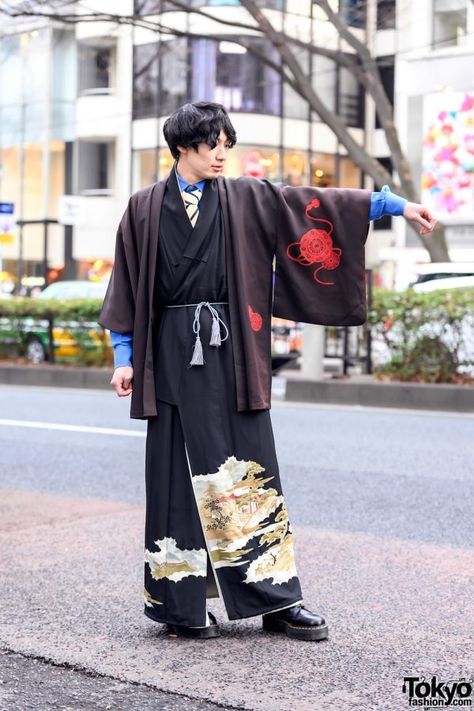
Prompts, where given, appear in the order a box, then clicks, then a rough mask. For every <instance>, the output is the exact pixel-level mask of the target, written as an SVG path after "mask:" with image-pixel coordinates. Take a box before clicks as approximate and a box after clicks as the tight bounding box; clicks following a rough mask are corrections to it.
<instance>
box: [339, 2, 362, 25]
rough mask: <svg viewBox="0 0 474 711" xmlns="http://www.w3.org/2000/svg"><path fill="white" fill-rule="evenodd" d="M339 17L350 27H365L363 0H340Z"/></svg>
mask: <svg viewBox="0 0 474 711" xmlns="http://www.w3.org/2000/svg"><path fill="white" fill-rule="evenodd" d="M339 13H340V15H341V19H342V20H343V22H345V23H346V25H350V26H351V27H365V0H341V2H340V5H339Z"/></svg>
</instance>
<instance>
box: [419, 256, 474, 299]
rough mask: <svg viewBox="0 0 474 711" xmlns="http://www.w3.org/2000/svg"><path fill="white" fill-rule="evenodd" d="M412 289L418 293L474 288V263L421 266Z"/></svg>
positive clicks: (443, 263)
mask: <svg viewBox="0 0 474 711" xmlns="http://www.w3.org/2000/svg"><path fill="white" fill-rule="evenodd" d="M416 273H417V277H416V279H415V280H414V281H412V282H411V284H410V287H412V288H413V289H415V291H418V292H424V291H433V290H434V289H464V288H470V287H472V286H474V262H430V263H429V264H419V265H418V266H417V268H416Z"/></svg>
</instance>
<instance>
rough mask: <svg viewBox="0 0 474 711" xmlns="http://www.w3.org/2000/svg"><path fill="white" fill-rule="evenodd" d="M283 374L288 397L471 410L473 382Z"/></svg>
mask: <svg viewBox="0 0 474 711" xmlns="http://www.w3.org/2000/svg"><path fill="white" fill-rule="evenodd" d="M111 376H112V368H93V367H90V368H79V367H78V368H74V367H64V366H55V365H9V364H2V365H0V384H3V385H36V386H39V387H45V386H51V387H56V388H61V387H64V388H86V389H87V388H91V389H94V390H97V389H104V390H108V389H110V378H111ZM282 379H283V380H286V392H285V395H284V398H283V399H284V400H286V401H288V402H306V403H323V404H331V405H361V406H372V407H395V408H399V409H416V410H440V411H450V412H474V387H471V386H469V385H445V384H443V383H441V384H439V385H431V384H429V383H380V382H374V381H372V380H365V381H356V380H349V381H348V380H344V381H338V380H329V381H328V380H303V379H302V378H300V377H288V378H284V377H283V378H282Z"/></svg>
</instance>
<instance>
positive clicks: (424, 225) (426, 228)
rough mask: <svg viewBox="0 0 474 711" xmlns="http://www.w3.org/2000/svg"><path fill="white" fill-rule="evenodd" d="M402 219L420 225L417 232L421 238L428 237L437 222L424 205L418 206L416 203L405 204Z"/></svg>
mask: <svg viewBox="0 0 474 711" xmlns="http://www.w3.org/2000/svg"><path fill="white" fill-rule="evenodd" d="M403 217H405V219H407V220H409V221H410V222H414V223H416V224H418V225H420V229H419V232H420V235H422V236H423V235H430V234H431V233H432V232H433V230H434V228H435V227H436V223H437V222H438V220H437V219H436V217H435V216H434V215H433V213H432V212H431V211H430V210H429V209H428V208H427V207H426V205H419V204H418V203H416V202H407V204H406V205H405V209H404V210H403Z"/></svg>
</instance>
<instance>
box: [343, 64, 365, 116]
mask: <svg viewBox="0 0 474 711" xmlns="http://www.w3.org/2000/svg"><path fill="white" fill-rule="evenodd" d="M364 113H365V110H364V92H363V90H362V86H361V85H360V84H359V82H358V81H357V79H356V78H355V76H354V75H353V74H352V73H351V72H350V71H349V70H348V69H346V68H345V67H341V68H340V73H339V115H340V117H341V118H342V119H343V121H344V122H345V123H346V125H347V126H353V127H356V128H363V127H364Z"/></svg>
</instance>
